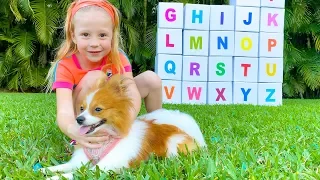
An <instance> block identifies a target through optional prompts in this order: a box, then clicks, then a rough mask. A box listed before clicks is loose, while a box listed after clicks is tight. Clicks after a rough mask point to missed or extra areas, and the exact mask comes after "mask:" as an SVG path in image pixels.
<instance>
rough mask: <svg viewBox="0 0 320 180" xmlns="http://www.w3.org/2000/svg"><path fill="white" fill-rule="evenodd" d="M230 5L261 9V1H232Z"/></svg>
mask: <svg viewBox="0 0 320 180" xmlns="http://www.w3.org/2000/svg"><path fill="white" fill-rule="evenodd" d="M229 4H230V5H234V6H252V7H260V0H230V1H229Z"/></svg>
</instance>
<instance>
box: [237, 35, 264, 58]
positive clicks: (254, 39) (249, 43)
mask: <svg viewBox="0 0 320 180" xmlns="http://www.w3.org/2000/svg"><path fill="white" fill-rule="evenodd" d="M234 42H235V45H234V56H247V57H258V53H259V48H258V46H259V33H256V32H235V39H234Z"/></svg>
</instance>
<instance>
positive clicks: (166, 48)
mask: <svg viewBox="0 0 320 180" xmlns="http://www.w3.org/2000/svg"><path fill="white" fill-rule="evenodd" d="M160 53H162V54H182V29H162V28H158V32H157V54H160Z"/></svg>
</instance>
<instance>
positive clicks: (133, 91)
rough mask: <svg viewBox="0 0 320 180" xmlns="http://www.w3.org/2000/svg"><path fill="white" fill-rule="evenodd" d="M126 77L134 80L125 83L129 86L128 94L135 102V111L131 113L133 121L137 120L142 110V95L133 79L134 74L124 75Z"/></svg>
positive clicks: (127, 73)
mask: <svg viewBox="0 0 320 180" xmlns="http://www.w3.org/2000/svg"><path fill="white" fill-rule="evenodd" d="M123 75H124V76H125V77H127V78H130V79H132V81H128V80H126V81H124V82H125V83H127V85H128V94H129V96H130V98H131V99H132V100H133V109H132V111H131V119H132V120H135V119H136V118H137V116H138V114H139V112H140V109H141V95H140V92H139V90H138V87H137V85H136V83H135V81H134V79H133V75H132V72H126V73H124V74H123Z"/></svg>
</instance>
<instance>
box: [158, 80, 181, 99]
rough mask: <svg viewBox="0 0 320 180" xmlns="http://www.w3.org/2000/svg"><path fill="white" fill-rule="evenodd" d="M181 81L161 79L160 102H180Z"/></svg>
mask: <svg viewBox="0 0 320 180" xmlns="http://www.w3.org/2000/svg"><path fill="white" fill-rule="evenodd" d="M181 88H182V81H173V80H162V102H163V103H170V104H181V100H182V94H181V90H182V89H181Z"/></svg>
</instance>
